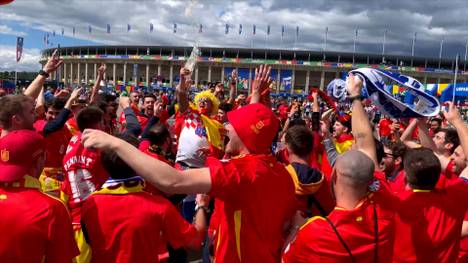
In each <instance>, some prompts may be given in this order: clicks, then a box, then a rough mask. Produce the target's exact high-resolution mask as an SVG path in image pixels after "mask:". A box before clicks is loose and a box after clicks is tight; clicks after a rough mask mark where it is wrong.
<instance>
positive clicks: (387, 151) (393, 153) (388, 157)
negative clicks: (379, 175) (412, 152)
mask: <svg viewBox="0 0 468 263" xmlns="http://www.w3.org/2000/svg"><path fill="white" fill-rule="evenodd" d="M383 147H384V156H383V158H382V162H381V164H382V166H383V169H382V170H383V172H384V173H385V177H386V178H387V180H389V181H390V182H394V181H395V179H396V178H397V176H398V174H399V173H400V172H401V171H402V170H403V156H404V155H405V152H406V146H405V145H404V144H403V143H401V142H390V141H387V142H385V143H384V144H383Z"/></svg>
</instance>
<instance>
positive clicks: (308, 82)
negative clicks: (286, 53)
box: [305, 70, 310, 94]
mask: <svg viewBox="0 0 468 263" xmlns="http://www.w3.org/2000/svg"><path fill="white" fill-rule="evenodd" d="M309 84H310V70H307V72H306V82H305V94H309Z"/></svg>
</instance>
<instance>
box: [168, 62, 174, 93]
mask: <svg viewBox="0 0 468 263" xmlns="http://www.w3.org/2000/svg"><path fill="white" fill-rule="evenodd" d="M173 79H174V66H173V65H172V63H171V65H170V67H169V86H170V87H171V88H172V81H173Z"/></svg>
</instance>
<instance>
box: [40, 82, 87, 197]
mask: <svg viewBox="0 0 468 263" xmlns="http://www.w3.org/2000/svg"><path fill="white" fill-rule="evenodd" d="M80 91H81V89H75V90H74V91H73V92H72V93H71V95H70V98H69V99H68V100H67V101H66V103H65V102H64V100H63V99H60V98H55V99H54V100H53V102H52V104H50V105H49V106H48V107H47V108H46V114H45V117H46V118H45V120H37V121H36V122H35V123H34V128H35V129H36V131H37V132H38V133H40V134H42V135H43V136H44V138H45V140H46V160H45V164H44V170H43V171H42V173H41V176H40V177H39V181H40V182H41V186H42V190H43V191H44V192H45V193H47V194H51V195H53V196H55V197H59V196H60V188H61V184H62V182H63V180H64V176H63V170H62V161H63V157H64V156H65V151H66V149H67V145H68V142H69V141H70V139H71V137H72V134H71V133H70V131H69V129H68V128H67V127H66V126H65V123H66V122H67V120H68V118H69V116H70V115H71V105H72V104H73V103H74V102H75V100H76V99H77V98H78V96H79V95H80ZM42 99H43V98H41V97H39V99H38V101H39V102H41V101H42ZM39 104H40V103H39Z"/></svg>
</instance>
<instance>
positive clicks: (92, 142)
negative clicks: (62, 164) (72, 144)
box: [81, 129, 119, 150]
mask: <svg viewBox="0 0 468 263" xmlns="http://www.w3.org/2000/svg"><path fill="white" fill-rule="evenodd" d="M118 142H119V139H118V138H116V137H114V136H112V135H110V134H107V133H105V132H103V131H100V130H93V129H86V130H84V131H83V135H82V136H81V144H83V146H84V147H86V148H92V149H100V150H110V149H112V148H113V147H115V146H116V145H117V144H118Z"/></svg>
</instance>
